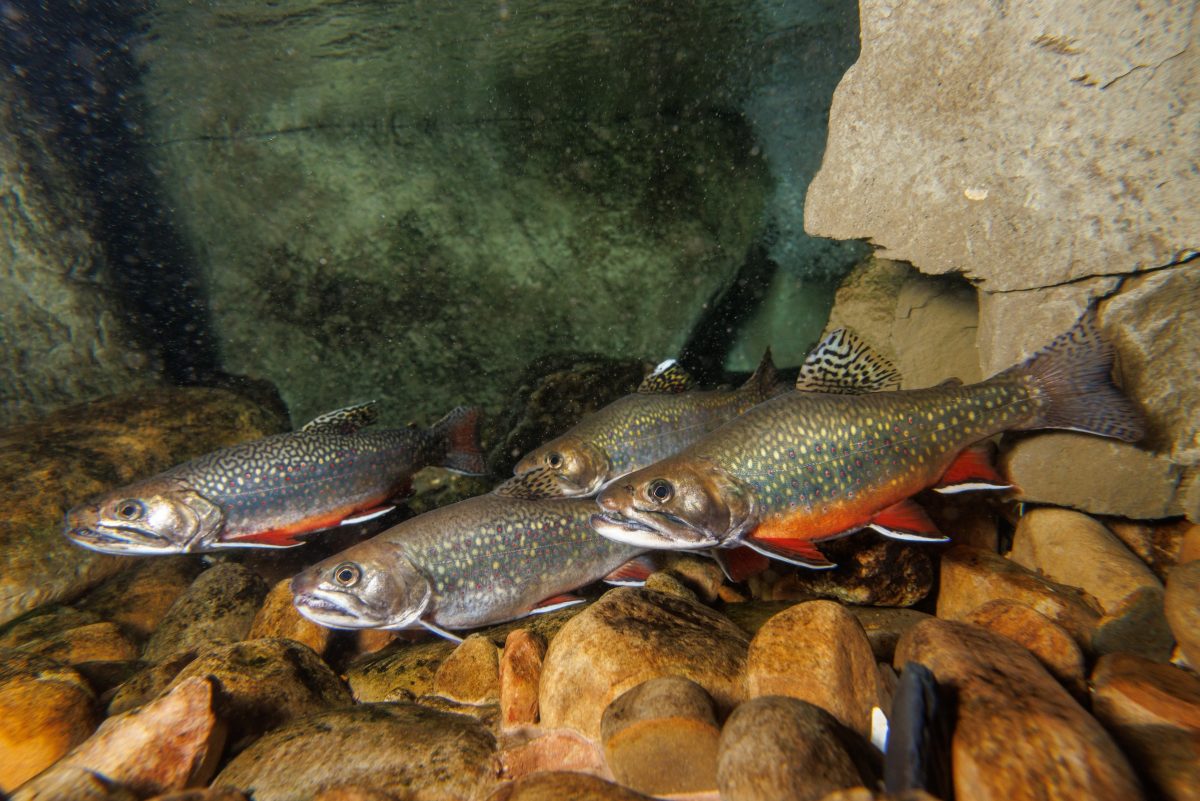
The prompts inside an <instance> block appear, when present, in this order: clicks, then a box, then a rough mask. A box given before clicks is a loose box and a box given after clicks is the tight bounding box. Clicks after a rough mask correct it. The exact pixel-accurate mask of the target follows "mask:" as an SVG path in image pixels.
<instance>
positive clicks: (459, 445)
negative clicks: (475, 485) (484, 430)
mask: <svg viewBox="0 0 1200 801" xmlns="http://www.w3.org/2000/svg"><path fill="white" fill-rule="evenodd" d="M479 416H480V411H479V408H478V407H475V406H459V407H457V408H455V409H452V410H451V411H450V413H449V414H447V415H446V416H445V417H443V418H442V419H441V420H438V421H437V422H436V423H434V424H433V427H432V428H431V429H430V432H431V433H432V434H433V437H434V440H435V441H437V442H441V443H444V444H445V446H446V455H445V456H444V457H443V459H442V462H441V466H442V467H445V468H446V469H447V470H454V471H455V472H458V473H467V474H468V475H476V476H479V475H483V474H484V473H486V472H487V466H486V465H485V464H484V463H483V449H482V448H480V447H479Z"/></svg>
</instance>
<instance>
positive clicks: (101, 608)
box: [75, 556, 203, 642]
mask: <svg viewBox="0 0 1200 801" xmlns="http://www.w3.org/2000/svg"><path fill="white" fill-rule="evenodd" d="M202 569H203V567H202V564H201V562H200V561H199V560H198V559H196V558H195V557H194V556H167V557H157V558H154V559H142V560H139V561H138V563H137V564H136V565H134V566H133V567H132V568H130V569H129V570H127V571H125V572H123V573H121V574H119V575H117V576H114V577H113V578H111V579H109V580H108V581H106V582H104V583H103V584H101V585H100V586H99V587H97V588H96V589H94V590H92V591H91V592H89V593H88V594H87V595H85V596H84V597H83V598H81V599H80V600H79V601H78V602H76V604H75V606H76V607H77V608H79V609H83V610H87V611H89V612H93V613H95V614H97V615H99V616H100V617H102V618H104V619H105V620H108V621H111V622H113V623H116V624H117V625H119V626H120V627H121V628H122V630H124V631H125V632H126V633H128V634H130V635H131V636H133V637H134V638H135V639H136V640H137V641H138V642H142V641H145V640H146V639H147V638H148V637H149V636H150V635H151V634H153V633H154V630H155V629H156V628H158V625H159V623H161V622H162V619H163V617H165V616H166V614H167V610H169V609H170V608H171V604H173V603H175V600H176V599H177V598H178V597H179V596H180V595H182V594H183V593H184V591H186V590H187V588H188V587H189V586H191V584H192V582H193V581H194V580H195V579H196V576H198V575H199V574H200V572H201V570H202Z"/></svg>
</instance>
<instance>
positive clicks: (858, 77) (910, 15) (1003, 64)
mask: <svg viewBox="0 0 1200 801" xmlns="http://www.w3.org/2000/svg"><path fill="white" fill-rule="evenodd" d="M859 7H860V10H861V20H860V24H861V30H862V54H861V56H860V58H859V60H858V62H857V63H856V64H855V65H854V66H853V67H852V68H851V69H850V70H849V71H848V72H847V73H846V76H845V78H843V80H842V82H841V84H840V85H839V86H838V89H837V91H836V92H835V94H834V101H833V107H832V110H831V112H830V131H829V145H828V149H827V150H826V153H825V160H824V162H823V164H822V166H821V170H820V172H819V173H818V174H817V176H816V178H815V179H814V180H813V183H812V185H811V186H810V188H809V192H808V199H807V203H806V205H805V227H806V229H807V230H808V231H809V233H811V234H814V235H819V236H831V237H835V238H839V239H847V238H864V237H865V238H868V239H870V240H872V241H873V242H874V243H876V244H878V245H880V246H882V247H883V248H884V251H883V254H882V255H886V256H888V257H889V258H893V259H903V260H906V261H909V262H912V263H913V264H915V265H917V266H918V268H919V269H920V270H921V271H923V272H929V273H945V272H951V271H965V273H966V274H967V276H968V277H970V278H974V279H977V280H979V281H980V282H981V285H982V288H983V289H985V290H988V291H993V292H996V291H1009V290H1016V289H1028V288H1034V287H1044V286H1051V285H1055V284H1062V283H1064V282H1067V281H1075V280H1078V279H1082V278H1086V277H1088V276H1097V275H1111V274H1115V273H1123V272H1132V271H1135V270H1145V269H1150V268H1155V267H1160V266H1164V265H1168V264H1171V263H1173V262H1176V261H1177V260H1179V259H1180V258H1182V257H1184V256H1185V255H1186V254H1187V253H1189V252H1194V251H1195V249H1196V248H1197V247H1198V246H1200V239H1198V237H1200V205H1197V204H1196V202H1195V198H1196V194H1197V179H1196V173H1195V170H1194V167H1193V162H1194V158H1195V154H1196V152H1197V150H1200V47H1198V46H1197V44H1198V42H1197V36H1198V35H1200V34H1198V33H1197V30H1198V29H1197V26H1196V23H1195V15H1196V5H1195V4H1194V3H1168V2H1162V1H1161V0H1159V1H1158V2H1150V3H1142V4H1113V3H1105V4H1080V3H1073V2H1066V1H1065V0H1051V2H1035V0H1015V2H1007V3H993V2H989V0H969V1H968V2H963V3H954V4H945V3H896V2H893V1H892V0H861V2H860V6H859Z"/></svg>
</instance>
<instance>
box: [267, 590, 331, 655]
mask: <svg viewBox="0 0 1200 801" xmlns="http://www.w3.org/2000/svg"><path fill="white" fill-rule="evenodd" d="M291 581H292V580H291V579H290V578H286V579H283V580H282V581H279V582H276V584H275V586H274V587H272V588H271V591H270V592H268V593H267V597H266V598H265V599H264V600H263V604H262V607H261V608H260V609H259V610H258V612H257V613H256V614H255V615H254V620H253V622H251V624H250V631H249V632H247V633H246V639H248V640H257V639H260V638H264V637H282V638H284V639H288V640H295V641H296V642H298V643H303V644H304V645H307V646H308V647H309V648H311V649H312V650H313V651H314V652H316V653H318V654H323V653H325V648H326V646H328V645H329V639H330V637H332V636H333V632H332V631H331V630H330V629H327V628H325V627H324V626H319V625H317V624H316V623H313V622H312V621H311V620H309V619H308V618H306V617H304V616H303V615H301V614H300V613H299V612H297V611H296V605H295V604H293V603H292V590H291V587H290V584H291Z"/></svg>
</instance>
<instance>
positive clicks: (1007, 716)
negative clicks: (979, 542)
mask: <svg viewBox="0 0 1200 801" xmlns="http://www.w3.org/2000/svg"><path fill="white" fill-rule="evenodd" d="M909 661H913V662H919V663H921V664H923V665H925V666H926V667H928V668H929V669H930V670H932V671H933V673H934V676H935V677H936V679H937V681H938V684H939V685H941V686H942V687H944V688H946V689H947V690H949V691H951V692H953V693H955V694H956V695H957V699H958V703H957V712H956V721H957V722H956V724H955V728H954V734H953V740H952V745H951V758H952V764H953V779H954V787H955V793H956V795H957V796H958V797H960V798H971V799H979V801H988V799H1006V800H1008V801H1020V799H1035V798H1036V799H1039V800H1040V801H1056V799H1064V801H1065V799H1079V798H1088V799H1094V801H1109V799H1111V801H1118V800H1120V801H1134V800H1135V799H1140V798H1142V793H1141V789H1140V787H1139V785H1138V781H1137V779H1136V778H1135V776H1134V774H1133V771H1132V769H1131V768H1130V766H1129V764H1128V763H1127V762H1126V761H1125V758H1124V756H1123V755H1122V754H1121V751H1120V750H1119V749H1118V748H1117V746H1116V744H1115V743H1114V742H1113V741H1112V740H1111V739H1110V738H1109V736H1108V734H1107V733H1106V732H1105V731H1104V729H1103V728H1102V727H1101V726H1100V724H1099V723H1097V722H1096V720H1095V719H1094V718H1093V717H1091V716H1090V715H1089V714H1088V713H1087V712H1085V711H1084V710H1083V709H1082V708H1081V707H1080V706H1079V704H1077V703H1076V702H1075V701H1074V700H1073V699H1072V698H1071V696H1070V695H1069V694H1068V693H1067V692H1066V690H1064V689H1063V688H1062V687H1061V686H1060V685H1059V684H1058V682H1056V681H1055V680H1054V678H1053V677H1052V676H1051V675H1050V674H1049V673H1048V672H1046V670H1045V668H1043V667H1042V666H1041V664H1040V663H1039V662H1038V661H1037V659H1035V658H1034V657H1033V655H1032V654H1030V653H1029V652H1028V651H1026V650H1025V649H1024V648H1022V647H1021V646H1019V645H1017V644H1016V643H1014V642H1012V641H1011V640H1009V639H1007V638H1005V637H1002V636H1000V635H998V634H993V633H991V632H989V631H986V630H984V629H982V628H980V627H978V626H973V625H970V624H966V623H954V622H949V621H945V620H937V619H934V620H926V621H923V622H921V623H918V624H917V625H916V626H914V627H913V628H911V629H909V630H908V632H906V633H905V635H904V636H903V637H902V638H901V640H900V644H899V645H898V646H897V648H896V659H895V664H897V665H902V664H904V663H906V662H909Z"/></svg>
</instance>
